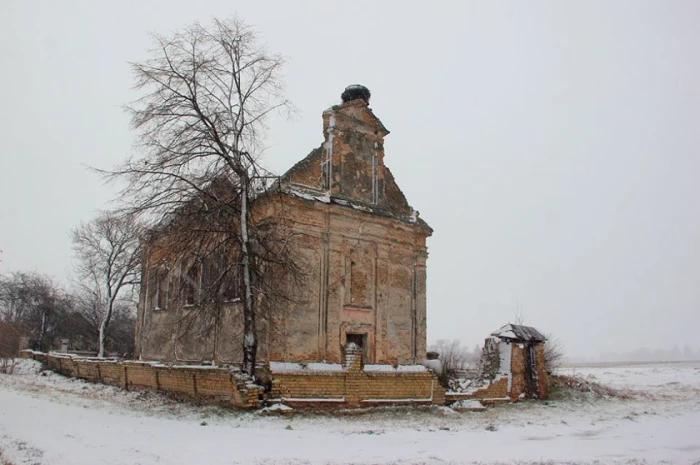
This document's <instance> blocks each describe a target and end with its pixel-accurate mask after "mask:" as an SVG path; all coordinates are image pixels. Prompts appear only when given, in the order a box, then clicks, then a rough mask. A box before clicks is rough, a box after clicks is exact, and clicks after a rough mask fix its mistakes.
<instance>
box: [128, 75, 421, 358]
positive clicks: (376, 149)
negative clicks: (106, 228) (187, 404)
mask: <svg viewBox="0 0 700 465" xmlns="http://www.w3.org/2000/svg"><path fill="white" fill-rule="evenodd" d="M342 99H343V101H342V103H341V104H339V105H335V106H333V107H331V108H329V109H328V110H326V111H325V112H323V115H322V117H323V136H324V141H323V143H322V144H321V146H320V147H318V148H316V149H314V150H312V151H311V153H310V154H309V155H308V156H307V157H306V158H304V159H303V160H301V161H300V162H299V163H297V164H296V165H295V166H294V167H292V168H291V169H290V170H289V171H288V172H287V173H285V174H284V175H283V176H282V177H281V178H280V180H279V182H278V184H277V185H276V187H275V188H273V189H269V190H267V191H266V192H265V193H263V194H261V195H260V196H259V197H258V198H256V199H255V200H254V202H253V204H252V207H251V218H252V219H253V221H256V222H257V224H265V225H266V227H269V228H282V227H284V228H286V230H285V231H286V234H287V236H286V237H288V238H289V244H290V247H292V248H293V249H294V251H295V254H294V256H295V260H296V265H297V266H298V267H299V269H300V270H302V271H301V273H300V274H301V275H303V277H304V280H303V285H294V284H293V283H292V282H291V281H290V283H289V285H288V289H287V290H288V292H289V296H288V298H285V299H281V298H280V299H276V298H275V297H274V296H267V297H265V298H261V301H260V302H259V305H258V308H259V310H260V311H259V313H258V317H257V318H258V325H257V330H258V340H259V346H258V361H260V362H269V361H291V362H322V361H326V362H329V363H337V362H341V361H342V358H343V347H345V346H346V345H347V344H349V343H354V344H355V346H358V347H360V348H361V350H362V354H363V359H364V361H365V362H366V363H383V364H414V363H419V362H421V361H422V360H423V359H424V358H425V352H426V259H427V248H426V239H427V237H429V236H430V235H431V234H432V229H431V228H430V227H429V226H428V225H427V224H426V223H425V222H424V221H423V220H422V219H420V217H419V215H418V212H417V211H415V210H414V209H413V208H411V207H410V205H409V204H408V202H407V200H406V198H405V196H404V194H403V193H402V192H401V189H399V187H398V185H397V184H396V182H395V180H394V177H393V175H392V173H391V171H390V170H389V168H388V167H387V166H386V165H385V163H384V138H385V136H386V135H388V134H389V131H388V130H387V129H386V128H385V127H384V125H383V124H382V122H381V121H380V120H379V119H378V118H377V117H376V116H375V115H374V113H373V112H372V110H371V109H370V108H369V91H367V89H366V88H364V87H362V86H351V87H349V88H348V89H346V91H345V92H344V93H343V96H342ZM156 234H157V233H156ZM153 244H158V240H157V239H156V240H155V241H154V242H153ZM162 244H166V245H165V246H164V245H162ZM144 270H145V272H144V279H143V282H142V285H141V299H140V303H139V311H138V323H137V334H136V344H137V349H136V350H137V354H138V355H139V356H140V357H141V358H143V359H148V360H164V361H206V360H214V361H215V362H217V363H237V362H240V361H241V360H242V349H241V345H242V344H241V341H242V328H243V320H242V317H241V304H240V301H239V299H238V297H240V296H239V295H236V294H235V292H233V293H232V295H231V296H230V299H228V300H227V301H226V303H225V305H224V308H223V309H222V312H221V317H220V318H219V319H218V321H217V322H216V323H215V328H208V329H207V330H206V331H205V330H204V328H202V329H201V330H197V331H192V328H193V327H194V328H197V323H196V321H195V322H194V323H193V322H192V319H191V318H190V319H187V323H185V320H186V319H185V318H183V316H184V315H185V314H188V315H192V314H194V315H195V320H196V314H197V313H196V311H197V307H198V298H197V295H198V292H199V289H200V288H199V286H201V283H202V280H206V279H207V273H206V270H205V268H204V265H200V264H198V263H197V262H196V261H192V262H190V263H186V264H185V263H173V262H168V250H167V241H165V242H162V243H160V245H154V246H152V247H146V256H145V257H144ZM281 279H283V278H281ZM193 283H194V284H193ZM283 285H286V284H284V283H283ZM185 324H186V325H187V328H185V327H184V325H185ZM186 329H187V330H186Z"/></svg>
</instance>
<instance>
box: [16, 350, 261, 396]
mask: <svg viewBox="0 0 700 465" xmlns="http://www.w3.org/2000/svg"><path fill="white" fill-rule="evenodd" d="M22 355H23V356H25V357H30V358H33V359H35V360H38V361H40V362H41V363H42V364H43V365H44V366H45V367H47V368H48V369H50V370H53V371H56V372H58V373H61V374H63V375H66V376H71V377H74V378H81V379H85V380H88V381H92V382H98V383H103V384H109V385H112V386H118V387H121V388H123V389H127V390H152V391H162V392H164V393H167V394H170V395H174V396H176V397H186V398H190V399H194V400H197V401H202V402H206V403H220V404H224V405H229V406H233V407H238V408H255V407H257V406H258V404H259V402H258V401H259V397H260V396H261V395H262V394H263V391H264V388H263V387H262V386H255V385H252V384H249V383H247V382H246V379H245V378H244V377H242V376H236V374H235V373H233V372H231V371H229V370H225V369H222V368H196V367H176V368H175V367H168V366H158V365H153V364H149V363H140V362H135V361H131V362H115V361H110V360H94V359H78V358H72V357H69V356H66V355H56V354H44V353H39V352H33V351H25V352H23V353H22Z"/></svg>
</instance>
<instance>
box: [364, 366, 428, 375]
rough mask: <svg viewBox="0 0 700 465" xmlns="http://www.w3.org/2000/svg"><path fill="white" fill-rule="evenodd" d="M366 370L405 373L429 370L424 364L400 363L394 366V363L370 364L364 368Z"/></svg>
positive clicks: (369, 371) (370, 371)
mask: <svg viewBox="0 0 700 465" xmlns="http://www.w3.org/2000/svg"><path fill="white" fill-rule="evenodd" d="M363 370H364V371H366V372H368V373H377V372H392V373H393V372H404V373H425V372H427V371H428V369H427V368H426V367H424V366H423V365H399V366H397V367H394V366H393V365H383V364H368V365H365V366H364V368H363Z"/></svg>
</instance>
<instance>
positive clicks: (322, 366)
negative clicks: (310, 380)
mask: <svg viewBox="0 0 700 465" xmlns="http://www.w3.org/2000/svg"><path fill="white" fill-rule="evenodd" d="M270 371H272V372H275V373H292V372H299V371H301V372H310V371H313V372H329V371H332V372H338V371H343V365H341V364H340V363H324V362H311V363H307V364H302V363H296V362H270Z"/></svg>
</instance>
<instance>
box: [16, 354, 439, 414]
mask: <svg viewBox="0 0 700 465" xmlns="http://www.w3.org/2000/svg"><path fill="white" fill-rule="evenodd" d="M22 355H23V356H24V357H29V358H33V359H34V360H37V361H39V362H41V363H42V364H43V365H44V366H45V367H46V368H48V369H50V370H52V371H55V372H57V373H61V374H63V375H66V376H71V377H74V378H80V379H85V380H87V381H92V382H99V383H103V384H109V385H112V386H118V387H120V388H123V389H127V390H153V391H162V392H165V393H167V394H170V395H174V396H175V397H185V398H188V399H192V400H195V401H200V402H205V403H218V404H224V405H229V406H233V407H236V408H256V407H258V406H259V405H260V399H268V398H269V400H270V401H279V402H282V403H284V404H286V405H289V406H291V407H294V408H305V407H314V408H329V407H330V408H333V407H370V406H376V405H402V404H403V405H424V404H437V405H444V404H445V389H444V388H443V387H442V386H441V385H440V382H439V380H438V377H437V375H436V374H435V373H434V372H432V371H429V370H427V369H425V368H424V367H422V366H407V367H406V366H404V367H401V366H400V367H398V368H394V367H390V366H373V365H368V366H366V367H363V366H362V355H361V353H358V354H356V356H354V358H352V361H351V362H350V363H347V364H346V366H344V367H341V366H340V365H336V366H329V365H325V366H327V367H333V368H334V369H333V370H328V371H325V370H324V368H323V366H324V364H315V365H319V366H320V368H317V369H315V370H308V369H307V370H302V369H299V370H293V369H292V370H289V369H284V370H276V369H274V367H275V364H274V363H272V364H271V369H270V371H269V374H270V376H269V380H270V385H271V389H270V391H269V392H265V389H264V388H263V387H262V386H258V385H255V384H252V383H251V382H250V381H249V380H247V379H246V378H245V377H244V376H242V375H241V374H240V373H236V372H232V371H229V370H226V369H223V368H215V367H211V368H209V367H188V366H166V365H160V364H154V363H149V362H138V361H124V362H117V361H113V360H100V359H86V358H79V357H71V356H69V355H63V354H54V353H51V354H46V353H42V352H34V351H24V352H23V353H22ZM350 355H353V354H350ZM288 365H293V364H288Z"/></svg>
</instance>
